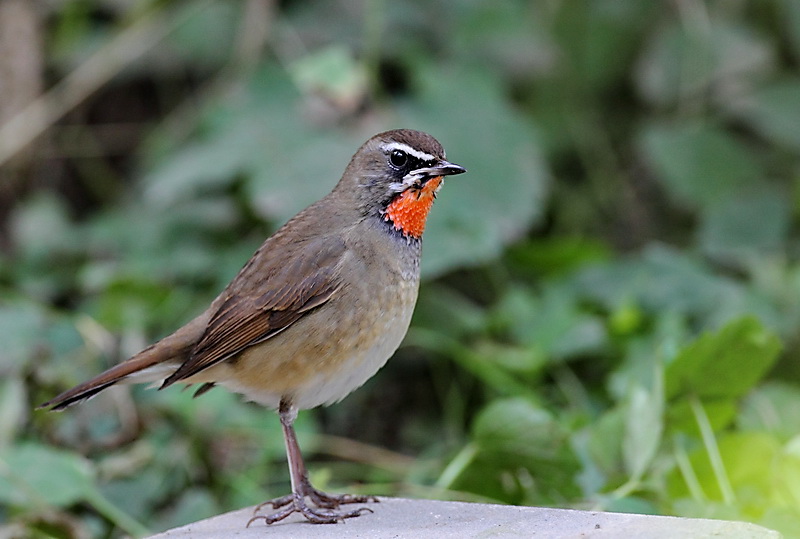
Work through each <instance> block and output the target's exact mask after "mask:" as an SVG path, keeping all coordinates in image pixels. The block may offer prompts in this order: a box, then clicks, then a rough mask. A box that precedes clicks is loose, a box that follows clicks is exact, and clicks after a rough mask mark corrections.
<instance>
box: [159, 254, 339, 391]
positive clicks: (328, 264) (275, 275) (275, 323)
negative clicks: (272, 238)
mask: <svg viewBox="0 0 800 539" xmlns="http://www.w3.org/2000/svg"><path fill="white" fill-rule="evenodd" d="M265 247H268V245H265ZM344 252H345V246H344V243H342V242H336V241H332V240H331V238H326V239H325V240H324V241H311V242H307V243H306V244H304V245H302V246H299V247H298V249H297V250H296V251H294V252H293V253H292V255H293V256H289V257H288V258H289V260H288V261H286V260H283V261H277V262H278V264H274V266H273V267H268V266H266V267H265V264H264V262H265V261H266V260H265V259H263V257H258V256H256V257H255V258H254V259H253V260H251V262H250V263H248V265H247V266H245V267H244V268H243V269H242V271H241V272H240V274H239V275H238V276H237V277H236V278H235V279H234V280H233V282H232V283H231V284H230V285H229V286H228V288H227V289H226V290H225V292H223V294H222V295H221V296H220V298H224V300H222V302H221V303H220V305H219V308H218V309H217V311H216V312H215V313H214V314H213V315H212V316H211V319H210V320H209V322H208V326H207V327H206V331H205V333H204V335H203V337H202V338H201V339H200V342H198V343H197V346H196V347H195V348H194V350H193V351H192V354H191V355H190V357H189V358H188V359H187V360H186V361H185V362H184V363H183V364H182V365H181V366H180V367H179V368H178V369H177V370H176V371H175V372H174V373H173V374H172V375H170V376H169V377H168V378H167V379H165V380H164V383H163V385H162V386H161V387H162V388H163V387H167V386H170V385H172V384H174V383H175V382H178V381H180V380H185V379H186V378H189V377H190V376H192V375H194V374H197V373H198V372H200V371H202V370H204V369H207V368H209V367H211V366H212V365H215V364H217V363H219V362H221V361H225V360H226V359H229V358H231V357H233V356H235V355H237V354H239V353H240V352H242V350H244V349H246V348H248V347H250V346H253V345H255V344H258V343H260V342H263V341H265V340H267V339H269V338H271V337H274V336H275V335H277V334H278V333H280V332H281V331H283V330H285V329H286V328H288V327H289V326H291V325H292V324H293V323H294V322H296V321H297V320H299V319H300V318H302V317H303V316H304V315H305V314H307V313H308V312H309V311H311V310H312V309H314V308H316V307H319V306H320V305H322V304H324V303H325V302H327V301H328V300H329V299H330V298H331V297H332V296H333V295H334V294H335V293H336V291H337V290H338V289H339V286H340V281H339V279H338V276H337V273H338V268H339V265H340V261H341V258H342V255H343V254H344ZM259 258H262V260H261V265H260V264H259ZM281 263H282V264H281ZM275 266H277V267H275Z"/></svg>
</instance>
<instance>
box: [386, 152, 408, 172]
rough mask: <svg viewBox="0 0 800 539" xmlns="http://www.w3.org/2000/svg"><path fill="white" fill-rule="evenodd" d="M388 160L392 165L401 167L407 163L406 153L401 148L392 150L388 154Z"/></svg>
mask: <svg viewBox="0 0 800 539" xmlns="http://www.w3.org/2000/svg"><path fill="white" fill-rule="evenodd" d="M389 162H390V163H391V164H392V166H393V167H397V168H403V167H404V166H405V165H406V163H408V154H407V153H406V152H404V151H401V150H394V151H393V152H392V153H391V154H390V155H389Z"/></svg>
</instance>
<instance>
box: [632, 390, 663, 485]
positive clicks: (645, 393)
mask: <svg viewBox="0 0 800 539" xmlns="http://www.w3.org/2000/svg"><path fill="white" fill-rule="evenodd" d="M655 378H656V383H655V384H654V387H653V388H649V389H648V388H645V387H642V386H635V387H634V388H633V390H632V391H631V395H630V398H629V400H628V402H627V403H626V409H625V433H624V436H623V438H622V456H623V459H624V463H625V468H626V470H627V471H628V474H629V475H630V477H631V478H634V479H638V478H641V477H642V476H643V475H644V473H645V471H646V470H647V467H648V466H649V465H650V463H651V462H652V460H653V458H654V457H655V456H656V451H657V450H658V447H659V444H660V443H661V434H662V433H663V431H664V388H663V382H662V381H661V376H660V375H657V376H656V377H655Z"/></svg>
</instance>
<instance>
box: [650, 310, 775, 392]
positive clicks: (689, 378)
mask: <svg viewBox="0 0 800 539" xmlns="http://www.w3.org/2000/svg"><path fill="white" fill-rule="evenodd" d="M780 349H781V342H780V339H779V338H778V337H777V336H776V335H775V334H774V333H772V332H771V331H768V330H767V329H766V328H764V326H763V325H761V323H760V322H759V321H758V320H757V319H755V318H753V317H745V318H741V319H738V320H735V321H733V322H730V323H728V324H727V325H726V326H725V327H723V328H722V329H720V330H719V331H717V332H715V333H705V334H703V335H702V336H700V337H699V338H698V339H697V340H695V341H694V342H692V343H690V344H689V345H687V346H686V347H684V348H683V350H681V351H680V353H679V354H678V356H677V357H676V358H675V359H674V360H673V361H672V363H670V364H669V365H667V368H666V372H665V387H666V395H667V398H669V399H674V398H676V397H678V396H680V395H684V394H695V395H697V396H699V397H700V398H704V399H719V398H731V399H734V398H738V397H740V396H742V395H743V394H745V393H746V392H747V391H749V390H750V389H752V388H753V386H754V385H755V384H756V382H758V381H759V380H760V379H761V377H762V376H764V374H766V372H767V371H768V370H769V368H770V367H771V366H772V365H773V364H774V363H775V361H776V360H777V358H778V353H779V352H780Z"/></svg>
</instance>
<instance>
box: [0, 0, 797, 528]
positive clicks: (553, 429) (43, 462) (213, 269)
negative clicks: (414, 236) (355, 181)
mask: <svg viewBox="0 0 800 539" xmlns="http://www.w3.org/2000/svg"><path fill="white" fill-rule="evenodd" d="M14 2H15V0H2V1H0V4H4V5H0V9H2V8H3V7H5V6H7V5H9V4H12V3H14ZM22 3H23V4H24V5H26V6H28V8H29V9H30V11H29V15H32V17H33V19H34V20H35V21H37V24H36V25H35V28H37V32H38V33H37V34H33V37H31V36H28V38H30V39H31V41H30V43H28V45H30V47H29V51H38V52H39V58H38V60H37V59H36V58H35V55H34V58H33V60H31V59H28V60H29V61H28V63H27V64H25V65H29V66H33V67H38V70H35V71H37V72H38V74H39V77H40V80H39V82H40V85H41V87H42V88H43V89H44V93H43V94H42V95H41V96H40V97H39V98H36V99H34V100H33V101H32V103H33V105H32V106H33V107H40V110H43V111H44V114H42V115H38V116H37V115H35V114H33V113H32V112H31V110H34V109H23V108H22V106H20V108H19V110H17V111H16V112H19V111H20V110H22V111H23V112H22V113H21V114H23V116H20V117H17V119H16V120H14V121H16V123H12V122H13V121H12V120H11V119H10V118H12V117H13V114H10V115H9V114H8V111H6V120H5V123H4V124H3V125H0V187H2V189H0V410H1V411H2V413H1V414H0V535H11V536H15V534H16V536H25V537H28V536H31V537H51V536H52V537H118V536H122V535H124V534H134V535H141V534H145V533H147V532H156V531H160V530H163V529H167V528H169V527H173V526H176V525H180V524H184V523H187V522H191V521H194V520H198V519H201V518H204V517H207V516H211V515H214V514H217V513H219V512H222V511H226V510H231V509H235V508H239V507H243V506H246V505H251V504H256V503H259V502H261V501H263V500H265V499H267V498H270V497H274V496H278V495H282V494H285V493H286V492H287V491H288V489H289V483H288V474H287V470H286V468H285V461H284V453H283V442H282V439H281V434H280V427H279V424H278V421H277V417H276V416H275V414H274V413H272V412H270V411H265V410H263V409H260V408H258V407H256V406H254V405H251V404H247V403H243V402H241V400H240V398H239V397H238V396H235V395H231V394H228V393H226V392H225V391H224V390H219V389H217V390H214V391H211V392H209V393H208V394H206V395H204V396H203V397H202V398H199V399H196V400H194V399H192V398H191V393H190V392H181V391H180V390H179V389H177V388H170V389H169V390H166V391H163V392H158V391H155V390H152V389H150V390H148V389H146V388H144V387H135V388H130V387H122V388H116V389H114V390H109V391H106V392H104V393H102V394H101V395H99V396H98V397H97V398H96V399H94V400H92V401H91V402H90V403H88V404H83V405H81V406H77V407H74V408H71V409H70V410H68V411H67V412H65V413H62V414H51V413H46V412H43V411H34V410H33V408H34V407H35V405H36V404H38V403H41V402H43V401H45V400H47V399H49V398H51V397H52V396H54V395H55V394H56V393H58V392H60V391H61V390H63V389H65V388H67V387H69V386H71V385H73V384H75V383H78V382H80V381H82V380H84V379H86V378H88V377H90V376H92V375H93V374H96V373H98V372H100V371H101V370H102V369H104V368H106V367H107V366H109V365H111V364H113V363H115V362H117V361H119V360H121V359H124V358H125V357H128V356H129V355H131V354H133V353H135V352H136V351H138V350H139V349H140V348H142V347H143V346H145V345H146V344H148V343H149V342H151V341H152V340H154V339H156V338H158V337H161V336H163V335H165V334H167V333H169V332H170V331H172V330H173V329H175V328H177V327H178V326H179V325H180V324H182V323H184V322H186V321H188V320H190V319H191V318H192V317H193V316H194V315H195V314H197V313H198V312H200V310H202V309H203V308H204V306H205V305H206V304H207V303H208V302H209V301H210V300H211V299H212V298H213V297H214V296H215V295H216V294H217V293H218V292H219V290H220V289H221V288H222V287H223V286H224V285H225V284H226V283H227V282H228V281H229V280H230V279H231V278H232V277H233V275H234V274H235V273H236V272H237V271H238V269H239V268H240V267H241V265H242V264H243V263H244V262H245V261H246V260H247V258H248V257H249V256H250V254H251V253H252V252H253V251H254V250H255V248H256V247H257V246H258V245H259V244H260V243H261V241H263V238H264V237H266V236H267V235H268V234H269V233H271V232H272V231H274V230H275V228H276V227H277V226H280V224H282V223H283V222H284V221H285V220H286V219H288V218H289V217H291V216H292V215H293V214H294V213H295V212H296V211H298V210H299V209H301V208H302V207H304V206H305V205H307V204H309V203H310V202H312V201H314V200H316V199H317V198H319V197H321V196H322V195H324V194H325V193H326V192H327V191H328V190H329V189H330V188H331V187H332V186H333V185H334V183H335V181H336V179H337V178H338V177H339V175H340V174H341V171H342V170H343V169H344V167H345V165H346V163H347V161H348V159H349V157H350V155H351V154H352V153H353V151H355V149H356V148H357V147H358V146H359V145H360V144H361V143H362V142H363V141H364V140H366V139H367V138H368V137H369V136H371V135H372V134H374V133H376V132H378V131H382V130H385V129H390V128H396V127H409V128H414V129H421V130H425V131H428V132H430V133H431V134H432V135H434V136H435V137H437V138H438V139H439V140H440V141H441V142H442V143H443V145H444V146H445V147H446V148H447V155H448V158H449V159H450V160H452V161H454V162H456V163H459V164H462V165H464V166H465V167H466V168H467V169H469V173H468V174H466V175H463V176H458V177H457V178H453V179H451V180H450V181H448V182H447V185H446V186H445V188H444V189H443V190H442V191H441V193H440V196H439V197H438V201H437V204H436V206H435V207H434V209H433V212H432V214H431V218H430V220H429V223H428V229H427V232H426V237H425V245H424V257H423V259H424V260H423V270H424V274H425V277H426V280H425V281H424V283H423V285H422V289H421V294H420V299H419V303H418V306H417V311H416V313H415V317H414V321H413V324H412V328H411V330H410V331H409V334H408V336H407V338H406V340H405V343H404V345H403V346H402V347H401V349H400V350H399V351H398V353H397V354H396V356H395V357H394V358H393V359H392V360H391V361H390V362H389V363H388V365H387V366H386V367H385V368H384V369H383V370H382V371H381V372H380V373H379V374H378V375H377V376H375V377H374V378H373V379H372V380H370V381H369V382H368V383H367V384H366V385H365V386H364V387H363V388H362V389H360V390H359V391H357V392H355V393H354V394H352V395H351V396H350V397H348V398H347V399H346V400H345V401H344V402H342V403H341V404H338V405H336V406H333V407H330V408H327V409H322V410H315V411H313V412H304V413H302V414H301V415H300V418H299V419H298V422H297V428H298V431H299V436H300V443H301V446H302V447H303V449H304V452H305V455H306V458H307V461H308V463H309V466H310V469H311V476H312V481H313V482H315V484H316V485H317V486H319V487H322V488H325V489H329V490H334V491H349V492H354V493H369V494H377V495H392V496H410V497H421V498H437V499H453V500H467V501H484V502H492V503H513V504H528V505H544V506H552V507H573V508H586V509H592V510H611V511H623V512H637V513H652V514H668V515H681V516H693V517H710V518H724V519H737V520H747V521H751V522H756V523H760V524H763V525H765V526H768V527H771V528H774V529H778V530H780V531H782V532H783V533H784V534H786V536H787V537H793V536H795V537H796V536H800V532H798V530H800V412H798V410H800V364H798V345H799V344H800V339H798V327H799V324H800V264H798V259H799V257H798V255H800V249H799V247H800V242H798V240H799V239H800V235H799V234H798V232H799V230H798V224H799V221H798V217H799V216H800V190H798V187H800V75H798V73H799V72H798V65H799V64H800V3H798V2H795V1H793V0H765V1H744V0H742V1H716V2H713V1H708V2H704V1H701V0H679V1H675V2H656V1H654V2H651V1H641V0H606V1H601V0H597V1H587V2H579V1H574V2H573V1H541V2H531V1H528V2H524V1H506V2H496V1H489V0H469V1H459V0H434V1H422V0H417V1H403V2H397V1H396V2H390V1H388V0H361V1H358V0H334V1H331V2H324V3H323V2H309V1H300V0H294V1H288V0H287V1H283V2H277V1H274V0H243V1H241V2H234V1H230V2H221V1H212V0H206V1H199V0H197V1H189V0H187V1H183V2H178V1H167V0H161V1H158V0H122V1H111V0H107V1H102V0H74V1H72V2H65V3H57V2H56V3H54V2H22ZM19 4H20V2H17V5H18V6H19ZM2 20H3V19H2V17H0V24H2ZM2 31H3V27H2V26H0V33H2ZM20 40H22V41H20ZM14 42H15V43H17V45H18V46H20V47H22V48H23V49H24V45H26V42H25V41H24V40H23V38H19V39H18V40H16V41H14ZM2 43H3V41H2V40H1V39H0V47H3V46H5V47H6V48H7V47H8V45H7V43H8V42H7V41H6V45H2ZM12 53H13V51H10V50H5V51H3V50H0V54H2V55H5V56H4V58H6V59H9V58H12V56H9V55H11V54H12ZM19 54H21V55H22V57H23V58H25V57H24V54H23V53H19ZM36 62H38V64H37V63H36ZM8 63H9V62H8V61H5V62H4V61H0V70H2V69H3V67H4V66H7V65H8ZM6 80H7V81H10V80H12V79H6ZM34 86H35V85H34ZM4 91H6V92H9V91H10V90H4ZM6 95H10V94H6ZM27 97H28V99H27V101H31V99H32V98H33V94H29V95H27ZM23 101H26V100H24V99H23ZM23 104H24V103H23ZM0 112H2V107H0ZM12 112H14V111H12ZM27 130H33V132H34V134H36V133H39V132H41V135H40V136H38V137H34V136H33V135H30V136H29V134H27V133H29V131H27ZM25 137H28V138H30V139H32V142H31V143H30V144H28V143H27V139H26V138H25ZM14 144H17V145H18V146H19V147H20V148H22V150H23V151H21V152H10V153H9V151H8V148H10V147H14ZM4 152H5V153H4ZM11 153H13V154H14V155H13V156H12V155H11ZM364 518H368V517H364ZM243 525H244V523H243Z"/></svg>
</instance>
